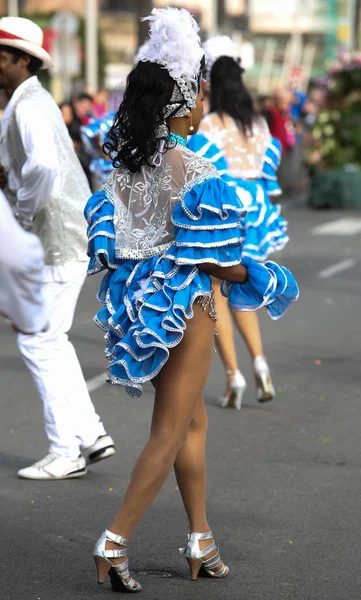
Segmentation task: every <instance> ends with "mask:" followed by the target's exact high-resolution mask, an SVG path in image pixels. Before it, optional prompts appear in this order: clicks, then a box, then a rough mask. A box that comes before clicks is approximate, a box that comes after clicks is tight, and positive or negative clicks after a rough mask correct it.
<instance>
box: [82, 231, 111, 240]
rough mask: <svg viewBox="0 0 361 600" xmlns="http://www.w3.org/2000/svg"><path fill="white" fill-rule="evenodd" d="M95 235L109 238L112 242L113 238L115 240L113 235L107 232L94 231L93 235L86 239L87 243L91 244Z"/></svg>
mask: <svg viewBox="0 0 361 600" xmlns="http://www.w3.org/2000/svg"><path fill="white" fill-rule="evenodd" d="M97 235H101V236H103V237H106V238H109V239H111V240H114V238H115V234H114V233H109V231H96V232H95V233H94V234H93V235H91V236H90V237H89V238H88V243H89V242H91V241H92V240H93V239H94V238H95V237H97Z"/></svg>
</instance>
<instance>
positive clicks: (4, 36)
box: [0, 29, 29, 42]
mask: <svg viewBox="0 0 361 600" xmlns="http://www.w3.org/2000/svg"><path fill="white" fill-rule="evenodd" d="M1 40H20V41H21V42H29V40H26V39H25V38H22V37H19V36H18V35H14V34H13V33H9V32H8V31H5V30H4V29H0V41H1Z"/></svg>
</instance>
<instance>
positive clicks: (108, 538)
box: [93, 529, 142, 592]
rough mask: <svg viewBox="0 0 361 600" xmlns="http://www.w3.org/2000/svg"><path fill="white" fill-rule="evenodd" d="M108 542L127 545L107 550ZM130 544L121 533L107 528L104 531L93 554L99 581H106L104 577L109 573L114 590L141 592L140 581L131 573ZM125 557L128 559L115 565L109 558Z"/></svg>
mask: <svg viewBox="0 0 361 600" xmlns="http://www.w3.org/2000/svg"><path fill="white" fill-rule="evenodd" d="M106 542H114V543H115V544H118V546H125V548H124V549H121V550H106V549H105V544H106ZM128 544H129V540H127V539H126V538H124V537H122V536H121V535H116V534H115V533H112V532H111V531H108V530H107V529H106V530H105V531H104V533H102V535H101V537H100V538H99V540H98V541H97V543H96V544H95V548H94V552H93V556H94V561H95V565H96V568H97V575H98V583H104V579H105V577H106V575H107V574H108V575H109V577H110V583H111V586H112V590H113V591H114V592H140V591H141V589H142V586H141V585H140V583H138V582H137V581H135V579H133V578H132V577H131V575H130V573H129V569H128V563H129V561H128V553H127V546H128ZM123 557H126V560H125V561H124V562H122V563H121V564H120V565H114V564H113V563H112V561H111V560H109V559H110V558H123ZM127 579H129V581H128V582H127V583H126V580H127Z"/></svg>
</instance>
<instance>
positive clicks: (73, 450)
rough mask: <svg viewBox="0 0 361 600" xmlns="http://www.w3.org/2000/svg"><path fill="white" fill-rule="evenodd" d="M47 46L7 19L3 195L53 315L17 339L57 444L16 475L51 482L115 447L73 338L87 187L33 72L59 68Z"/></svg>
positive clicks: (1, 54) (1, 28)
mask: <svg viewBox="0 0 361 600" xmlns="http://www.w3.org/2000/svg"><path fill="white" fill-rule="evenodd" d="M42 42H43V33H42V30H41V29H40V27H38V25H36V24H35V23H33V22H32V21H30V20H29V19H23V18H19V17H4V18H2V19H0V88H2V89H3V90H4V91H5V94H6V96H7V97H8V100H9V101H8V104H7V106H6V109H5V111H4V115H3V118H2V137H1V143H0V158H1V162H2V164H3V166H4V169H5V171H6V172H7V180H6V182H3V183H5V188H4V191H5V195H6V197H7V199H8V201H9V202H10V204H11V205H12V207H13V211H14V213H15V215H16V218H17V220H18V222H19V224H20V225H21V226H22V227H23V228H24V229H25V230H27V231H32V232H33V233H35V234H37V235H38V236H39V238H40V240H41V242H42V244H43V248H44V263H45V267H44V272H43V278H42V293H43V296H44V298H45V300H46V302H47V305H48V311H49V319H48V326H47V329H46V331H42V332H40V333H34V334H32V335H24V334H22V333H20V334H19V336H18V346H19V349H20V352H21V354H22V357H23V359H24V361H25V364H26V366H27V367H28V369H29V371H30V372H31V375H32V376H33V379H34V382H35V384H36V387H37V390H38V393H39V396H40V398H41V400H42V403H43V408H44V422H45V431H46V434H47V437H48V439H49V442H50V448H49V453H48V454H47V455H46V456H45V458H44V459H42V460H40V461H38V462H37V463H35V464H33V465H31V466H29V467H27V468H24V469H21V470H20V471H19V472H18V476H19V477H22V478H25V479H42V480H53V479H67V478H74V477H80V476H82V475H85V474H86V472H87V463H88V464H90V463H93V462H96V461H97V460H100V459H103V458H107V457H108V456H111V455H112V454H114V452H115V450H114V442H113V440H112V438H111V437H110V436H109V435H107V433H106V431H105V429H104V426H103V424H102V423H101V421H100V418H99V416H98V415H97V414H96V412H95V409H94V406H93V404H92V402H91V399H90V396H89V393H88V390H87V386H86V382H85V380H84V376H83V373H82V370H81V367H80V364H79V360H78V358H77V355H76V353H75V349H74V347H73V345H72V344H71V342H70V341H69V339H68V331H69V329H70V327H71V325H72V321H73V317H74V312H75V307H76V303H77V300H78V297H79V294H80V290H81V288H82V286H83V283H84V280H85V276H86V266H87V256H86V233H85V228H84V221H83V215H82V212H83V208H84V205H85V203H86V201H87V198H88V197H89V195H90V190H89V186H88V184H87V181H86V178H85V175H84V173H83V170H82V168H81V166H80V163H79V161H78V159H77V157H76V155H75V152H74V148H73V144H72V142H71V139H70V137H69V135H68V131H67V129H66V126H65V124H64V120H63V118H62V115H61V112H60V110H59V108H58V106H57V105H56V103H55V101H54V99H53V98H52V97H51V96H50V94H49V93H48V92H46V91H45V90H44V88H43V87H42V85H41V84H40V82H39V80H38V78H37V76H36V73H37V71H38V70H39V69H41V68H50V67H51V66H52V60H51V57H50V55H49V54H48V53H47V52H46V51H45V50H44V49H43V47H42Z"/></svg>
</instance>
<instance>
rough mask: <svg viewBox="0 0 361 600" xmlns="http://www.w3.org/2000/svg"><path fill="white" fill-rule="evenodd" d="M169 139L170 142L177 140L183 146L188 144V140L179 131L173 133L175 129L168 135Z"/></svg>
mask: <svg viewBox="0 0 361 600" xmlns="http://www.w3.org/2000/svg"><path fill="white" fill-rule="evenodd" d="M167 140H169V141H170V142H175V143H176V144H180V145H181V146H186V145H187V140H186V139H185V138H184V137H182V136H181V135H178V134H177V133H173V131H170V132H169V134H168V136H167Z"/></svg>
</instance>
